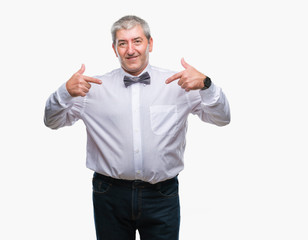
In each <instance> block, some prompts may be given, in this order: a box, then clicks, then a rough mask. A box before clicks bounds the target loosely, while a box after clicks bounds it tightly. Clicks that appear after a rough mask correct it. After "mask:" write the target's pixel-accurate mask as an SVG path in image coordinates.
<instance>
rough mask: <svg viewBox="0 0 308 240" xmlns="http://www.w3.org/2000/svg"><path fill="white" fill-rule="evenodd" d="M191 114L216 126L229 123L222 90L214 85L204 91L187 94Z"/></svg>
mask: <svg viewBox="0 0 308 240" xmlns="http://www.w3.org/2000/svg"><path fill="white" fill-rule="evenodd" d="M188 99H189V102H190V107H191V113H193V114H196V115H198V116H199V118H200V119H201V120H202V121H204V122H208V123H211V124H215V125H217V126H225V125H227V124H229V123H230V118H231V117H230V107H229V103H228V100H227V98H226V96H225V94H224V93H223V91H222V89H221V88H220V87H218V86H216V85H215V84H213V83H212V84H211V86H210V87H209V88H208V89H206V90H199V91H190V92H188Z"/></svg>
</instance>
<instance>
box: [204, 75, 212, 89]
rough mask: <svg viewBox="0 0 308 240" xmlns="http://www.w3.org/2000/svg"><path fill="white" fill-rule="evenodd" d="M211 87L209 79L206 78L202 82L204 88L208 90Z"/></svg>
mask: <svg viewBox="0 0 308 240" xmlns="http://www.w3.org/2000/svg"><path fill="white" fill-rule="evenodd" d="M210 86H211V79H210V78H209V77H206V79H205V80H204V87H206V88H209V87H210Z"/></svg>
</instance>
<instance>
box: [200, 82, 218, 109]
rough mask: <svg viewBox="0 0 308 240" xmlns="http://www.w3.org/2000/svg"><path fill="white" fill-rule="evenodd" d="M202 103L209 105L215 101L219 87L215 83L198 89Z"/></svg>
mask: <svg viewBox="0 0 308 240" xmlns="http://www.w3.org/2000/svg"><path fill="white" fill-rule="evenodd" d="M199 93H200V96H201V100H202V103H204V104H206V105H211V104H212V103H215V102H216V101H217V99H218V98H219V95H220V88H219V87H217V86H216V85H215V84H213V82H212V84H211V86H210V87H209V88H208V89H205V90H200V91H199Z"/></svg>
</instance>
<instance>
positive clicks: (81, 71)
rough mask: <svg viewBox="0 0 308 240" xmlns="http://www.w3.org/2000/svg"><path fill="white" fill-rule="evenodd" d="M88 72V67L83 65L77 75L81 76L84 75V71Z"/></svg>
mask: <svg viewBox="0 0 308 240" xmlns="http://www.w3.org/2000/svg"><path fill="white" fill-rule="evenodd" d="M85 70H86V67H85V65H84V64H81V68H80V69H79V70H78V71H77V73H79V74H81V75H82V74H83V73H84V71H85Z"/></svg>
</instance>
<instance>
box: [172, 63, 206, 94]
mask: <svg viewBox="0 0 308 240" xmlns="http://www.w3.org/2000/svg"><path fill="white" fill-rule="evenodd" d="M181 64H182V66H183V67H184V68H185V70H183V71H181V72H178V73H176V74H174V75H173V76H171V77H170V78H168V79H167V80H166V84H169V83H171V82H173V81H175V80H177V79H179V81H178V85H180V86H181V87H182V88H183V89H185V91H187V92H188V91H190V90H197V89H201V88H203V87H204V82H203V81H204V79H205V78H206V76H205V75H204V74H202V73H201V72H199V71H198V70H197V69H195V68H194V67H192V66H190V65H189V64H188V63H187V62H185V60H184V58H182V59H181Z"/></svg>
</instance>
